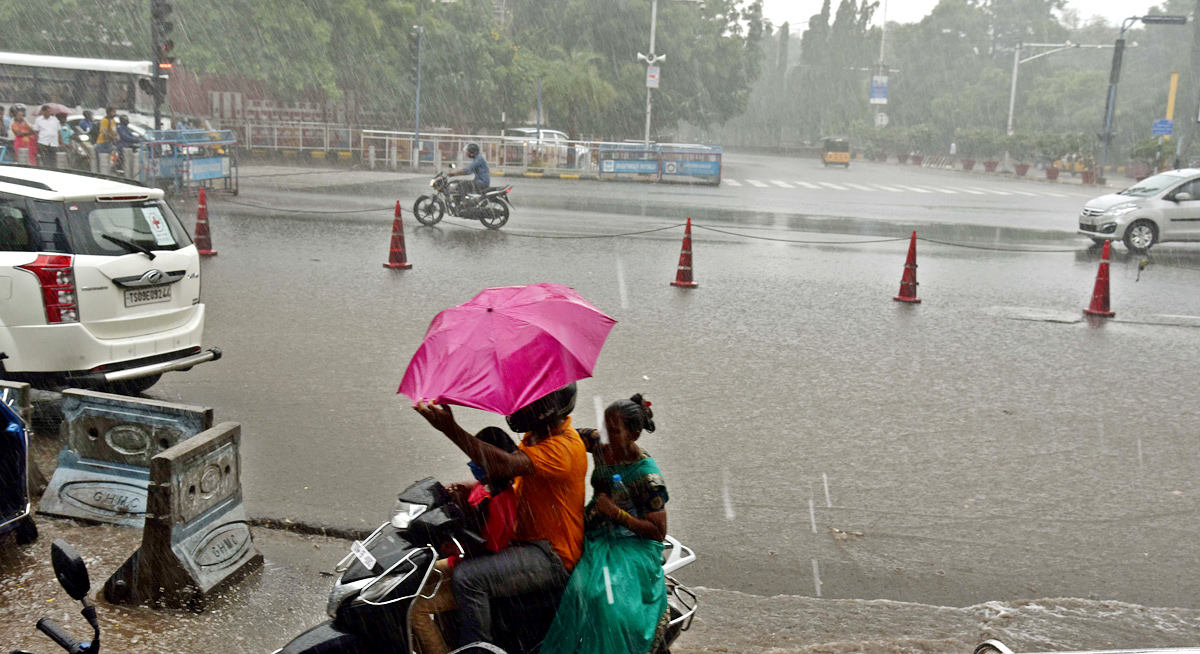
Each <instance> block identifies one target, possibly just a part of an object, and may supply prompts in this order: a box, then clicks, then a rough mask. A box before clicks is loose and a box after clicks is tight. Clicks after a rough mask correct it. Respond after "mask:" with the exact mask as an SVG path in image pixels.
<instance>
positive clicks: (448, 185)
mask: <svg viewBox="0 0 1200 654" xmlns="http://www.w3.org/2000/svg"><path fill="white" fill-rule="evenodd" d="M450 167H451V168H454V165H453V164H451V166H450ZM459 184H460V182H457V181H450V178H449V177H447V176H446V173H438V174H437V176H435V177H434V178H433V179H431V180H429V185H430V186H431V187H433V195H432V196H430V195H422V196H421V197H419V198H417V201H416V202H414V203H413V214H414V215H416V217H417V220H419V221H420V222H421V224H422V225H436V224H438V223H439V222H441V220H442V216H444V215H446V212H449V213H450V215H451V216H454V217H455V218H465V219H467V220H478V221H479V222H481V223H483V226H484V227H487V228H488V229H500V228H501V227H503V226H504V223H506V222H508V212H509V207H511V206H512V201H511V200H509V199H508V193H509V191H511V190H512V186H505V187H499V186H489V187H488V188H487V189H485V190H484V192H483V193H468V194H466V195H462V196H460V194H459ZM460 197H461V200H460Z"/></svg>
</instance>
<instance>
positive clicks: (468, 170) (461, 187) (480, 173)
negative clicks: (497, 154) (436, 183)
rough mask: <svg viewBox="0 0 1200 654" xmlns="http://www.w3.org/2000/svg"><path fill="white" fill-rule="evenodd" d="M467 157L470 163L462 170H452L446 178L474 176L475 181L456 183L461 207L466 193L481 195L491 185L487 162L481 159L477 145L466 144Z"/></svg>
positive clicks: (481, 155)
mask: <svg viewBox="0 0 1200 654" xmlns="http://www.w3.org/2000/svg"><path fill="white" fill-rule="evenodd" d="M467 156H468V157H470V158H471V163H469V164H467V165H465V166H463V167H462V170H452V171H450V172H449V173H448V174H447V175H446V176H447V177H454V176H455V175H475V179H470V180H464V181H462V182H459V183H458V203H459V205H460V206H461V205H462V201H463V198H465V197H466V196H467V194H468V193H483V192H484V191H486V190H487V187H488V186H491V184H492V174H491V171H490V170H489V169H488V164H487V160H486V159H484V158H483V154H482V153H481V152H480V151H479V144H478V143H468V144H467Z"/></svg>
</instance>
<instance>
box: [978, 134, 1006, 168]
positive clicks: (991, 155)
mask: <svg viewBox="0 0 1200 654" xmlns="http://www.w3.org/2000/svg"><path fill="white" fill-rule="evenodd" d="M976 139H978V140H977V143H976V150H977V151H978V152H979V156H980V157H982V158H983V169H984V170H986V171H987V172H989V173H994V172H996V167H997V166H999V165H1000V161H999V159H1000V155H1001V154H1002V153H1003V152H1004V143H1003V142H1002V140H1001V139H1002V137H1001V135H1000V132H999V130H996V129H994V128H991V127H982V128H980V129H979V130H977V132H976Z"/></svg>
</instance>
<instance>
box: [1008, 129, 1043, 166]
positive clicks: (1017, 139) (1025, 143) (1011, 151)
mask: <svg viewBox="0 0 1200 654" xmlns="http://www.w3.org/2000/svg"><path fill="white" fill-rule="evenodd" d="M1004 140H1005V143H1006V145H1007V147H1008V155H1009V156H1010V157H1012V158H1013V161H1014V163H1013V169H1014V170H1015V171H1016V173H1017V177H1024V176H1025V173H1027V172H1029V166H1030V164H1031V163H1032V162H1033V157H1034V155H1035V151H1036V146H1035V145H1034V139H1033V137H1032V135H1030V134H1013V135H1012V136H1007V137H1005V139H1004Z"/></svg>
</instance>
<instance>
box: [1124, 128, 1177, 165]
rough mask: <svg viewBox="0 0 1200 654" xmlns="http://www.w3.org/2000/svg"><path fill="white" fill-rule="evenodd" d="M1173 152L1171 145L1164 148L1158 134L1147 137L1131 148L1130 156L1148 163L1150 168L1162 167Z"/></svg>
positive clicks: (1145, 163)
mask: <svg viewBox="0 0 1200 654" xmlns="http://www.w3.org/2000/svg"><path fill="white" fill-rule="evenodd" d="M1171 154H1172V151H1171V146H1170V145H1168V146H1167V147H1165V148H1164V147H1163V144H1162V143H1160V142H1159V139H1158V137H1156V136H1150V137H1146V138H1145V139H1142V140H1141V141H1138V142H1137V143H1136V144H1134V146H1133V147H1131V148H1129V158H1130V159H1133V160H1134V161H1136V162H1138V163H1141V164H1144V165H1146V166H1147V167H1148V168H1149V169H1150V170H1159V169H1160V168H1162V167H1163V166H1164V165H1165V164H1166V162H1167V161H1168V160H1169V159H1170V156H1171Z"/></svg>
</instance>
